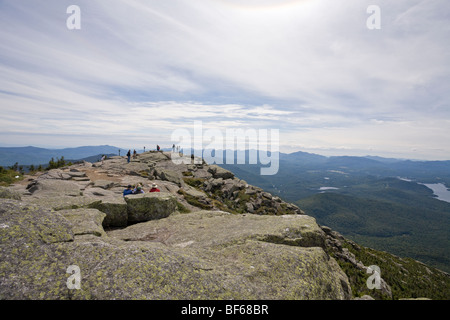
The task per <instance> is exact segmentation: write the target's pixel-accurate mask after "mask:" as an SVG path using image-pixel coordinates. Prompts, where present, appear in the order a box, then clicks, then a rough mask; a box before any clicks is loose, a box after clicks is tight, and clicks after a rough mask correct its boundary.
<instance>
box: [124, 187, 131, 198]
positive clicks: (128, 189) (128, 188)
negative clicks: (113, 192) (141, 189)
mask: <svg viewBox="0 0 450 320" xmlns="http://www.w3.org/2000/svg"><path fill="white" fill-rule="evenodd" d="M132 193H133V189H132V187H131V184H129V185H128V187H127V188H126V189H125V190H123V196H124V197H125V196H126V195H127V194H132Z"/></svg>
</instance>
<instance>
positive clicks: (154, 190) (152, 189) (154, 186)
mask: <svg viewBox="0 0 450 320" xmlns="http://www.w3.org/2000/svg"><path fill="white" fill-rule="evenodd" d="M150 192H161V190H159V189H158V186H157V185H156V183H154V184H152V188H151V189H150Z"/></svg>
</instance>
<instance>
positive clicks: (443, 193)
mask: <svg viewBox="0 0 450 320" xmlns="http://www.w3.org/2000/svg"><path fill="white" fill-rule="evenodd" d="M422 184H423V185H424V186H426V187H427V188H429V189H431V190H433V193H434V194H435V195H436V196H437V198H436V199H438V200H442V201H445V202H450V191H449V190H448V189H447V187H446V186H445V185H444V184H443V183H422Z"/></svg>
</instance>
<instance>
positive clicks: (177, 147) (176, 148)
mask: <svg viewBox="0 0 450 320" xmlns="http://www.w3.org/2000/svg"><path fill="white" fill-rule="evenodd" d="M175 150H176V152H180V151H181V148H180V146H175V144H174V145H173V146H172V152H175ZM156 151H161V147H160V146H159V145H156ZM144 152H145V147H144ZM119 155H120V150H119ZM136 157H137V152H136V149H134V151H133V159H136ZM102 160H103V159H102ZM127 160H128V163H130V161H131V149H130V150H128V152H127Z"/></svg>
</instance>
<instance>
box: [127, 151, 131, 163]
mask: <svg viewBox="0 0 450 320" xmlns="http://www.w3.org/2000/svg"><path fill="white" fill-rule="evenodd" d="M127 157H128V163H130V158H131V150H128V153H127Z"/></svg>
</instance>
